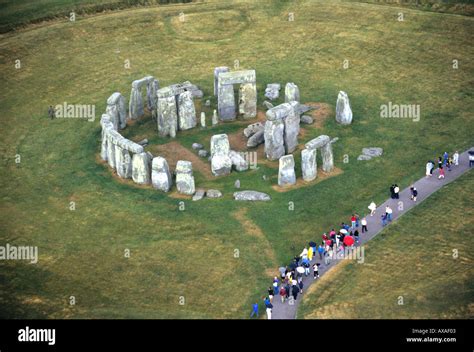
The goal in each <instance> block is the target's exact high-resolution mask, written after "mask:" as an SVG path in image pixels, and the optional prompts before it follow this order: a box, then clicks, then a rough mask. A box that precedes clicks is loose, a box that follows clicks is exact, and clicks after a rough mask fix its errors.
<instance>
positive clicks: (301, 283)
mask: <svg viewBox="0 0 474 352" xmlns="http://www.w3.org/2000/svg"><path fill="white" fill-rule="evenodd" d="M298 286H299V288H300V293H301V294H303V280H301V281H300V282H299V283H298Z"/></svg>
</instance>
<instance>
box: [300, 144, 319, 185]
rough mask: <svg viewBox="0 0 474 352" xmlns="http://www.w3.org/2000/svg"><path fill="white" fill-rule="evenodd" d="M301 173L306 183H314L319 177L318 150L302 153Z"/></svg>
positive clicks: (307, 150)
mask: <svg viewBox="0 0 474 352" xmlns="http://www.w3.org/2000/svg"><path fill="white" fill-rule="evenodd" d="M301 171H302V174H303V180H305V181H306V182H309V181H313V180H314V179H315V178H316V177H317V173H318V171H317V164H316V149H303V150H302V151H301Z"/></svg>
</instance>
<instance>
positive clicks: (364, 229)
mask: <svg viewBox="0 0 474 352" xmlns="http://www.w3.org/2000/svg"><path fill="white" fill-rule="evenodd" d="M360 224H361V225H362V233H365V232H368V231H369V230H367V219H366V218H365V216H364V217H363V218H362V220H361V221H360Z"/></svg>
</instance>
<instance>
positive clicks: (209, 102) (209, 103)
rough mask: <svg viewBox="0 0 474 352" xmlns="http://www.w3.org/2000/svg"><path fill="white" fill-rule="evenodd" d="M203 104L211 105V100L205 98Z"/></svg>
mask: <svg viewBox="0 0 474 352" xmlns="http://www.w3.org/2000/svg"><path fill="white" fill-rule="evenodd" d="M204 106H207V107H209V106H211V101H210V100H209V99H208V100H206V102H205V103H204Z"/></svg>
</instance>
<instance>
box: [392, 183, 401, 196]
mask: <svg viewBox="0 0 474 352" xmlns="http://www.w3.org/2000/svg"><path fill="white" fill-rule="evenodd" d="M393 194H394V196H395V199H400V188H399V187H398V185H397V184H396V183H395V185H394V188H393Z"/></svg>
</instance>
